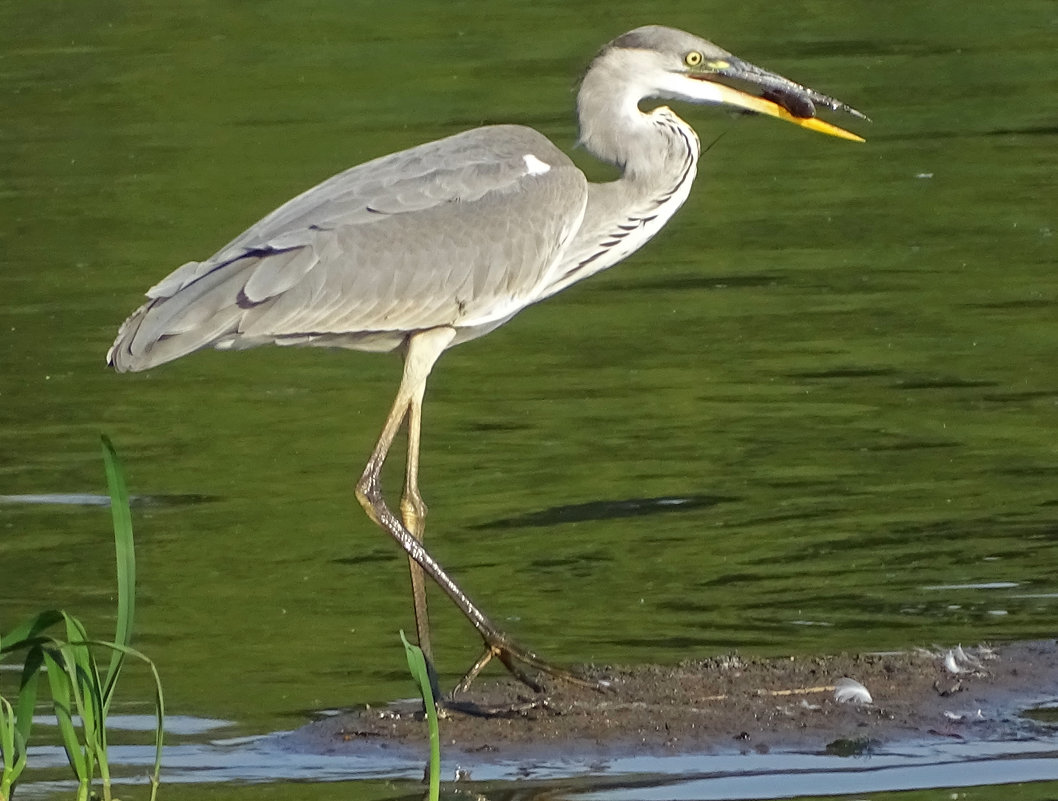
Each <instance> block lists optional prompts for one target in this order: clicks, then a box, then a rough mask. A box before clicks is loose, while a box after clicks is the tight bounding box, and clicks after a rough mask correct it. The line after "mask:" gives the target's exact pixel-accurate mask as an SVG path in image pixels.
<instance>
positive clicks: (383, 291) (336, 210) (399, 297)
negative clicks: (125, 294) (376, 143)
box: [108, 126, 587, 370]
mask: <svg viewBox="0 0 1058 801" xmlns="http://www.w3.org/2000/svg"><path fill="white" fill-rule="evenodd" d="M527 156H532V158H533V159H535V161H530V160H529V159H527ZM541 163H542V164H544V165H546V166H547V169H542V168H540V166H539V165H540V164H541ZM586 198H587V189H586V180H585V178H584V176H583V174H582V173H581V172H580V171H579V170H578V169H577V168H576V167H575V166H573V164H572V162H570V161H569V159H568V158H567V157H566V156H565V155H564V154H562V153H561V152H560V151H559V150H558V149H557V148H555V147H554V145H552V144H551V143H550V142H549V141H548V140H547V139H545V138H544V137H543V136H541V135H540V134H539V133H537V132H535V131H533V130H532V129H529V128H523V127H520V126H495V127H488V128H478V129H475V130H473V131H468V132H466V133H464V134H458V135H456V136H453V137H449V138H447V139H442V140H438V141H436V142H431V143H428V144H426V145H421V146H419V147H416V148H412V149H411V150H407V151H403V152H400V153H396V154H393V155H390V156H385V157H383V158H381V159H376V160H374V161H371V162H367V163H365V164H362V165H360V166H358V167H353V168H352V169H350V170H346V171H345V172H343V173H340V174H339V175H336V176H334V177H333V178H331V179H329V180H327V181H325V182H323V183H322V184H320V185H318V186H316V187H314V188H313V189H310V190H308V191H307V192H304V193H302V194H301V195H299V196H298V197H296V198H294V199H293V200H291V201H289V202H288V203H286V204H284V205H283V206H281V207H280V208H278V209H277V210H276V211H274V212H272V213H271V214H269V215H267V216H266V217H264V218H263V219H262V220H261V221H259V222H258V223H256V224H254V225H253V226H251V227H250V228H249V229H248V230H247V231H245V232H244V233H243V234H241V235H240V236H238V237H236V238H235V239H234V240H232V241H231V242H230V243H228V245H226V246H225V247H224V248H222V249H221V250H220V251H219V252H218V253H217V254H216V255H214V256H213V257H212V258H210V259H208V260H206V261H203V262H188V263H187V264H184V265H183V266H181V267H180V268H178V269H177V270H176V271H174V272H173V273H172V274H171V275H169V276H168V277H167V278H165V279H163V280H162V281H161V282H159V283H158V284H156V285H155V286H154V287H152V288H151V290H149V292H148V295H147V296H148V299H149V300H148V302H147V303H146V304H144V305H143V306H142V307H140V309H138V310H137V311H136V312H134V313H133V315H132V316H131V317H130V318H129V319H128V320H127V321H126V323H125V325H123V326H122V329H121V331H120V332H119V334H118V339H117V341H116V342H115V343H114V346H113V347H112V348H111V350H110V353H109V354H108V361H109V362H110V363H111V364H113V365H115V366H116V367H117V368H118V369H119V370H142V369H147V368H148V367H152V366H154V365H156V364H160V363H162V362H165V361H169V360H171V359H175V358H178V357H179V356H181V355H184V354H186V353H189V352H191V351H193V350H197V349H200V348H203V347H209V346H214V347H219V348H244V347H253V346H256V345H260V344H265V343H268V342H275V343H287V344H316V345H334V346H341V347H354V348H357V347H361V348H364V349H391V348H393V347H396V346H397V345H399V344H400V342H402V341H403V339H404V337H405V336H406V335H407V334H408V333H409V332H412V331H415V330H422V329H426V328H431V327H435V326H442V325H446V326H453V327H456V328H460V329H464V331H465V332H469V333H465V335H464V336H463V337H462V338H463V339H466V338H470V337H471V336H473V335H474V334H473V330H474V329H475V328H479V327H481V328H483V329H484V328H491V327H494V326H495V325H496V324H497V323H498V322H499V321H502V320H503V319H506V318H507V317H510V316H511V315H512V314H513V313H515V312H516V311H517V310H518V309H520V308H522V307H524V306H525V305H528V304H529V303H531V302H533V301H534V300H536V299H537V297H538V294H539V293H538V288H539V285H540V283H541V282H542V280H543V279H544V277H545V276H546V274H547V270H548V268H549V267H550V266H551V265H552V263H553V262H554V261H555V260H556V259H557V258H559V256H560V255H561V253H562V251H563V250H564V249H565V248H566V246H567V245H568V243H569V241H570V239H571V238H572V236H573V235H574V233H575V232H576V230H577V227H578V226H579V225H580V222H581V220H582V218H583V215H584V207H585V203H586Z"/></svg>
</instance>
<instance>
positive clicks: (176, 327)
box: [107, 258, 257, 373]
mask: <svg viewBox="0 0 1058 801" xmlns="http://www.w3.org/2000/svg"><path fill="white" fill-rule="evenodd" d="M247 262H249V263H247ZM256 262H257V259H255V258H243V259H239V260H237V261H236V262H230V263H228V264H224V265H221V266H219V267H217V268H215V269H214V270H212V271H210V272H208V273H206V274H205V275H203V276H201V277H200V278H198V279H197V280H194V281H192V282H191V283H189V284H186V285H184V286H182V287H179V286H176V285H174V286H173V294H171V295H168V296H155V297H154V298H153V299H151V300H149V301H148V302H147V303H145V304H143V305H142V306H140V308H138V309H137V310H136V311H134V312H133V313H132V315H131V316H130V317H129V318H128V319H127V320H126V321H125V322H124V323H123V324H122V326H121V328H120V329H119V331H118V336H117V339H116V340H114V344H113V345H112V346H111V347H110V350H109V351H108V352H107V364H109V365H110V366H111V367H113V368H114V369H116V370H117V371H118V372H121V373H124V372H129V371H133V372H136V371H140V370H148V369H150V368H151V367H156V366H157V365H159V364H164V363H165V362H170V361H172V360H173V359H178V358H180V357H181V356H185V355H187V354H188V353H191V352H193V351H196V350H201V349H202V348H208V347H210V346H212V345H213V344H214V343H216V341H217V340H218V339H221V338H222V337H225V336H226V335H229V334H232V333H234V332H235V331H237V330H238V327H239V321H240V319H241V318H242V316H243V314H244V309H242V308H240V306H239V296H240V292H241V290H242V287H243V285H244V284H245V282H246V276H247V268H250V269H252V267H253V265H254V264H255V263H256Z"/></svg>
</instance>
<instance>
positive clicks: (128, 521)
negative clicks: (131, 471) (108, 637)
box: [101, 434, 136, 709]
mask: <svg viewBox="0 0 1058 801" xmlns="http://www.w3.org/2000/svg"><path fill="white" fill-rule="evenodd" d="M101 439H102V443H103V465H104V468H105V471H106V476H107V490H108V491H109V493H110V512H111V516H112V517H113V520H114V549H115V552H116V554H117V578H118V619H117V627H116V630H115V632H114V642H115V643H116V644H117V645H122V646H125V647H128V646H129V645H130V644H131V642H132V623H133V619H134V618H135V614H136V549H135V544H134V540H133V536H132V511H131V509H130V508H129V491H128V487H127V486H126V484H125V471H124V469H123V468H122V466H121V460H120V459H119V458H118V454H117V450H115V448H114V444H113V443H112V442H111V441H110V438H109V437H107V436H106V435H105V434H104V435H102V437H101ZM124 658H125V657H124V653H122V651H120V650H115V651H114V652H113V653H112V654H111V656H110V667H109V668H107V678H106V684H105V685H104V688H103V707H104V709H107V708H109V707H110V699H111V698H112V696H113V694H114V687H115V686H116V684H117V680H118V674H119V673H120V672H121V664H122V661H123V660H124Z"/></svg>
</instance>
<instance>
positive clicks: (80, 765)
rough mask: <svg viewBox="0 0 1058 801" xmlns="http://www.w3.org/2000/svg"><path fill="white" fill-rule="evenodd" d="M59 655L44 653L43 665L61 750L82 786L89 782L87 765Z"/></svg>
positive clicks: (51, 652)
mask: <svg viewBox="0 0 1058 801" xmlns="http://www.w3.org/2000/svg"><path fill="white" fill-rule="evenodd" d="M61 658H62V657H61V655H59V654H57V653H55V652H53V651H51V650H45V651H44V664H45V665H46V667H47V676H48V686H49V688H50V689H51V700H52V706H53V707H54V709H55V719H56V720H57V721H58V723H59V734H60V735H62V744H63V748H65V749H66V758H67V759H68V760H69V762H70V767H71V768H72V769H73V772H74V775H75V776H76V777H77V781H78V782H80V783H82V784H84V783H85V782H87V781H90V779H91V777H90V776H89V775H88V765H87V763H86V761H85V755H84V751H83V750H82V748H81V741H80V739H78V737H77V729H75V728H74V725H73V706H72V699H71V697H70V682H71V679H70V676H69V675H68V674H67V672H66V666H65V665H64V664H63V663H62V662H61V661H59V660H60V659H61Z"/></svg>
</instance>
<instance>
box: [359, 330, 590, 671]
mask: <svg viewBox="0 0 1058 801" xmlns="http://www.w3.org/2000/svg"><path fill="white" fill-rule="evenodd" d="M454 336H455V331H454V330H453V329H451V328H431V329H428V330H426V331H422V332H419V333H417V334H414V335H412V336H411V337H410V338H409V340H408V349H407V353H406V354H405V358H404V374H403V376H402V378H401V383H400V388H399V389H398V390H397V397H396V400H394V402H393V408H392V409H391V410H390V413H389V416H388V417H387V418H386V422H385V425H384V426H383V427H382V434H381V435H380V436H379V438H378V443H377V444H376V445H375V449H374V451H372V453H371V458H370V459H368V462H367V467H365V468H364V473H363V475H362V476H361V477H360V480H359V481H358V482H357V483H356V497H357V499H358V500H359V501H360V505H361V506H363V507H364V511H366V512H367V514H368V516H369V517H370V518H371V519H372V520H373V521H375V523H377V524H378V525H379V526H380V527H381V528H382V529H383V530H384V531H385V532H386V533H387V534H389V535H390V536H391V537H393V539H394V540H396V541H397V544H398V545H400V547H401V548H403V549H404V551H405V553H407V554H408V557H409V558H410V559H412V560H413V561H414V562H415V563H416V564H417V565H418V566H419V567H420V568H422V570H423V572H424V573H425V574H426V575H427V576H429V577H430V578H431V579H433V580H434V581H435V582H436V583H437V585H438V586H439V587H440V588H441V589H442V590H444V592H445V594H446V595H447V596H448V597H449V598H451V599H452V602H453V603H454V604H455V605H456V606H457V607H459V610H460V611H461V612H462V613H463V614H464V615H465V616H466V618H467V620H469V621H470V623H471V625H473V626H474V628H475V629H477V631H478V634H480V635H481V638H482V639H483V640H484V641H485V655H483V656H482V657H481V659H479V660H478V662H477V663H476V665H475V668H476V669H474V670H472V672H471V674H468V677H467V678H465V679H464V681H463V683H461V685H460V687H465V685H466V684H469V681H470V680H471V679H473V677H474V676H475V675H477V672H478V671H480V670H481V668H482V667H484V666H485V664H486V663H487V662H488V661H489V660H490V659H491V658H492V657H493V656H495V657H496V658H498V659H499V660H500V661H501V662H502V663H503V664H504V665H505V666H506V667H507V669H508V670H510V671H511V673H512V674H513V675H514V676H515V677H516V678H517V679H519V680H520V681H522V682H523V683H525V684H527V685H528V686H530V687H532V688H533V689H534V690H537V691H539V690H541V689H542V688H541V686H540V684H538V683H537V682H535V681H534V680H533V679H531V678H530V677H529V676H528V675H527V674H526V673H525V671H523V670H522V669H521V668H520V667H519V665H525V666H527V667H530V668H533V669H535V670H540V671H542V672H544V673H549V674H551V675H552V676H556V677H559V678H562V679H565V680H566V681H570V682H574V683H577V684H581V685H585V686H590V687H599V688H601V686H602V685H599V684H597V683H595V682H590V681H586V680H585V679H582V678H580V677H579V676H575V675H573V674H572V673H570V672H568V671H566V670H562V669H561V668H558V667H555V666H554V665H551V664H550V663H548V662H546V661H544V660H543V659H541V658H540V657H538V656H537V655H536V654H534V653H533V652H532V651H529V650H527V649H525V648H522V647H521V646H519V645H518V644H517V643H515V642H514V641H513V640H511V638H510V637H508V636H507V635H506V634H504V633H503V632H502V631H501V630H500V629H498V628H497V627H496V626H495V624H493V622H492V621H491V620H489V619H488V617H486V616H485V614H484V613H483V612H482V611H481V610H480V609H479V608H478V607H477V606H476V605H475V604H474V602H473V601H471V600H470V598H469V596H467V594H466V593H465V592H463V589H462V588H461V587H460V586H459V585H458V584H456V582H455V581H454V580H453V579H452V578H451V577H450V576H449V575H448V573H446V572H445V570H444V568H442V567H441V565H440V564H439V563H438V562H437V560H436V559H434V558H433V557H432V556H431V555H430V554H429V552H428V551H427V550H426V549H425V548H424V547H423V545H422V542H421V541H420V538H419V537H416V536H415V534H413V533H412V532H411V531H409V530H408V528H407V527H406V526H405V525H404V523H403V522H402V521H401V520H399V519H398V518H397V517H396V515H394V514H393V512H392V511H391V510H390V508H389V507H388V506H387V505H386V501H385V498H383V497H382V483H381V475H382V465H383V464H384V463H385V461H386V456H387V455H388V454H389V449H390V447H391V446H392V445H393V440H394V438H395V437H396V435H397V432H398V431H400V427H401V425H402V424H403V422H404V420H405V418H406V417H407V416H408V414H409V411H410V410H411V408H412V406H413V405H415V406H419V407H421V405H422V398H423V394H424V392H425V390H426V379H427V378H428V377H429V375H430V370H431V369H432V368H433V365H434V363H435V362H436V361H437V359H438V357H439V356H440V355H441V353H442V352H443V351H444V349H445V348H446V347H447V346H448V345H449V344H450V343H451V341H452V338H453V337H454ZM415 441H416V444H417V441H418V436H417V434H416V436H415ZM416 490H417V488H416ZM416 494H417V491H416ZM424 508H425V507H424ZM421 519H422V518H421V517H420V518H419V520H420V521H421ZM417 525H421V522H420V524H417Z"/></svg>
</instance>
